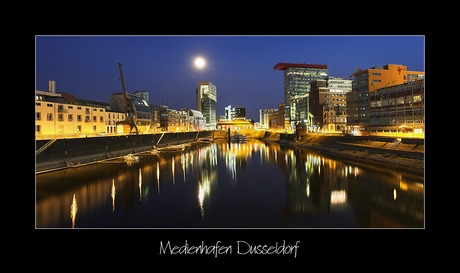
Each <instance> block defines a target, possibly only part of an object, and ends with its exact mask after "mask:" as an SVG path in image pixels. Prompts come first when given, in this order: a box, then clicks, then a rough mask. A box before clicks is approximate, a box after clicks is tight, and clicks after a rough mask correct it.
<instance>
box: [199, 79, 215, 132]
mask: <svg viewBox="0 0 460 273" xmlns="http://www.w3.org/2000/svg"><path fill="white" fill-rule="evenodd" d="M216 103H217V88H216V86H215V85H214V84H212V83H211V82H210V81H201V82H198V88H197V89H196V109H197V110H198V111H200V112H201V113H202V114H203V117H204V120H205V128H206V130H216V127H217V122H216Z"/></svg>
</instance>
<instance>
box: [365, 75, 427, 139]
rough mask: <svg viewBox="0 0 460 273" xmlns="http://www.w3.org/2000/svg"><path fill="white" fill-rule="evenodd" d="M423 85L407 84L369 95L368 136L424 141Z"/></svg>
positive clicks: (419, 83) (413, 82)
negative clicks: (420, 139)
mask: <svg viewBox="0 0 460 273" xmlns="http://www.w3.org/2000/svg"><path fill="white" fill-rule="evenodd" d="M424 83H425V81H424V80H420V81H419V80H417V81H411V82H408V83H405V84H399V85H394V86H390V87H384V88H379V89H377V90H375V91H374V92H372V93H370V94H369V108H370V134H371V135H384V136H410V137H424V133H425V126H424V124H425V122H424V114H425V100H424V97H425V84H424Z"/></svg>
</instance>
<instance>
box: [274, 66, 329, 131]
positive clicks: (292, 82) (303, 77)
mask: <svg viewBox="0 0 460 273" xmlns="http://www.w3.org/2000/svg"><path fill="white" fill-rule="evenodd" d="M273 69H274V70H284V104H285V106H286V111H287V112H286V113H285V115H286V116H285V118H286V119H287V120H288V121H289V122H290V126H291V127H294V125H295V123H296V103H297V100H296V99H300V98H303V97H306V96H307V94H309V93H310V84H311V82H312V81H314V80H319V79H326V78H327V65H319V64H294V63H278V64H276V65H275V66H274V67H273Z"/></svg>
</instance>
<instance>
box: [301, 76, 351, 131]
mask: <svg viewBox="0 0 460 273" xmlns="http://www.w3.org/2000/svg"><path fill="white" fill-rule="evenodd" d="M351 90H352V87H351V80H346V79H343V78H337V77H329V78H327V80H316V81H313V82H312V83H311V91H310V101H309V103H310V112H311V113H312V114H313V116H314V118H313V124H314V125H318V126H319V127H323V121H324V112H323V109H324V107H323V105H324V104H331V105H332V106H334V107H336V108H334V109H338V108H337V107H341V108H345V107H346V97H347V93H349V92H351ZM332 106H330V107H328V111H329V109H330V110H332V108H333V107H332Z"/></svg>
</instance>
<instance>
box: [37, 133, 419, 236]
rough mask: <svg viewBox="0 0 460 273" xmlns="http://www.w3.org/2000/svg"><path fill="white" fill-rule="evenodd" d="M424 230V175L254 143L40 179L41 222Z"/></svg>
mask: <svg viewBox="0 0 460 273" xmlns="http://www.w3.org/2000/svg"><path fill="white" fill-rule="evenodd" d="M423 226H424V180H423V176H419V175H413V174H410V173H406V172H403V171H395V170H391V169H388V168H387V169H384V168H379V167H376V166H372V165H363V164H354V163H349V162H348V161H346V162H345V161H341V160H339V159H334V158H332V157H326V156H323V155H319V154H316V153H313V152H311V151H309V150H305V149H300V148H297V149H294V148H289V147H284V146H280V145H278V144H276V143H265V142H262V141H256V140H254V141H249V142H248V143H245V144H235V143H231V144H228V143H227V142H225V141H216V143H213V144H209V145H207V146H200V147H198V146H195V147H193V148H192V149H190V150H188V151H185V152H176V153H162V154H160V155H149V156H141V160H140V161H139V162H138V163H134V164H131V165H127V164H93V165H89V166H85V167H80V168H74V169H67V170H61V171H56V172H52V173H46V174H40V175H37V176H36V227H37V228H156V227H160V228H193V227H211V228H214V227H222V228H226V227H230V228H240V227H241V228H247V227H256V228H272V227H273V228H283V227H293V228H294V227H295V228H298V227H300V228H303V227H305V228H308V227H315V228H318V227H319V228H347V227H353V228H355V227H358V228H359V227H365V228H367V227H423Z"/></svg>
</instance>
